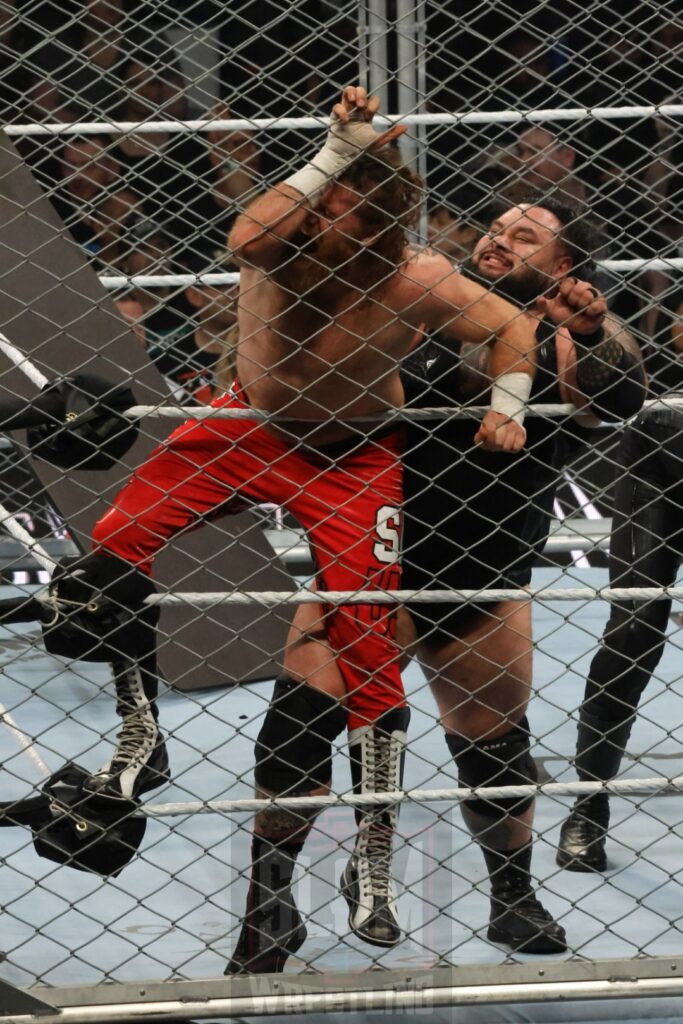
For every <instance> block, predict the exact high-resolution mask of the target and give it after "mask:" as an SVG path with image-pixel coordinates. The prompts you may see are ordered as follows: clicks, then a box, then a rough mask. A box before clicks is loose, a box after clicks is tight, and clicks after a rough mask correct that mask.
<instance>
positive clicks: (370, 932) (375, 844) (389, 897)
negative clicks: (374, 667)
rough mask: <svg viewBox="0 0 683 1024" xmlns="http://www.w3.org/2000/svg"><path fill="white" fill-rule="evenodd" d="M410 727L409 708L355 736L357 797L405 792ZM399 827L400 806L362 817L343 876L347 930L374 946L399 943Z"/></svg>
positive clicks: (352, 749)
mask: <svg viewBox="0 0 683 1024" xmlns="http://www.w3.org/2000/svg"><path fill="white" fill-rule="evenodd" d="M409 721H410V710H409V709H408V708H395V709H393V710H391V711H386V712H385V713H384V714H383V715H382V716H381V717H380V718H379V719H378V721H377V722H375V724H374V725H372V726H364V727H363V728H360V729H354V730H352V732H351V733H350V735H349V753H350V756H351V777H352V779H353V789H354V792H355V793H380V792H387V791H388V792H392V791H395V790H399V789H401V787H402V784H403V761H404V755H405V743H406V732H407V729H408V723H409ZM397 821H398V806H397V805H396V804H391V805H384V806H378V807H369V808H367V809H366V808H363V809H361V810H360V811H358V812H357V813H356V822H357V825H358V834H357V837H356V844H355V846H354V850H353V853H352V855H351V859H350V860H349V862H348V864H347V865H346V867H345V868H344V872H343V874H342V876H341V881H340V887H341V892H342V895H343V897H344V899H345V900H346V902H347V904H348V907H349V928H350V929H351V931H352V932H354V933H355V934H356V935H357V936H358V937H359V938H361V939H363V940H364V941H365V942H369V943H370V945H372V946H386V947H388V946H395V945H396V944H397V943H398V942H400V940H401V926H400V924H399V920H398V913H397V910H396V896H395V893H394V883H393V878H392V869H391V863H392V857H393V845H394V833H395V830H396V823H397Z"/></svg>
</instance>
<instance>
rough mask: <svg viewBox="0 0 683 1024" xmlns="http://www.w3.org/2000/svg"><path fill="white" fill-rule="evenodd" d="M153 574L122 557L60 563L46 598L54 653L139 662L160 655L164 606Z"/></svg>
mask: <svg viewBox="0 0 683 1024" xmlns="http://www.w3.org/2000/svg"><path fill="white" fill-rule="evenodd" d="M154 593H156V588H155V586H154V584H153V583H152V581H151V580H150V578H149V577H148V576H146V575H145V574H144V573H142V572H140V570H139V569H137V568H136V567H135V566H134V565H131V564H130V562H126V561H124V559H122V558H118V557H117V556H116V555H103V554H101V553H99V552H98V553H93V554H90V555H85V556H82V557H79V558H76V559H72V560H70V561H69V562H67V563H66V564H64V565H61V566H58V567H57V569H56V570H55V573H54V575H53V577H52V580H51V581H50V586H49V589H48V595H47V597H46V598H45V600H44V601H43V602H42V630H43V640H44V642H45V648H46V650H47V651H49V652H50V654H57V655H61V656H62V657H67V658H70V659H74V658H78V659H81V660H83V661H113V660H120V658H121V657H124V658H126V659H131V660H134V661H138V660H140V659H142V658H145V657H146V656H149V655H150V654H153V653H154V650H155V646H156V632H155V627H156V624H157V622H158V619H159V608H158V607H157V606H155V605H151V606H150V605H146V604H145V601H146V599H147V598H148V597H150V596H151V595H152V594H154Z"/></svg>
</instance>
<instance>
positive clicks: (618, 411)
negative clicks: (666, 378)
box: [590, 360, 648, 420]
mask: <svg viewBox="0 0 683 1024" xmlns="http://www.w3.org/2000/svg"><path fill="white" fill-rule="evenodd" d="M647 394H648V388H647V380H646V377H645V373H644V371H643V367H642V364H641V363H639V362H636V361H635V360H634V363H633V365H632V366H630V367H629V368H628V369H627V370H625V371H624V372H623V375H622V376H621V379H620V380H618V381H615V382H614V383H613V384H612V385H611V386H608V387H605V388H604V389H603V390H602V391H601V392H600V393H599V394H596V395H593V396H592V397H591V402H590V405H591V409H592V411H593V412H594V413H595V414H596V415H597V416H599V417H600V419H602V420H628V419H631V417H632V416H636V415H637V414H638V413H639V412H640V410H641V409H642V408H643V404H644V402H645V399H646V398H647Z"/></svg>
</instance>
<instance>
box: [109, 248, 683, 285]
mask: <svg viewBox="0 0 683 1024" xmlns="http://www.w3.org/2000/svg"><path fill="white" fill-rule="evenodd" d="M596 266H598V267H601V268H602V269H603V270H611V271H614V272H619V273H629V272H630V271H632V270H663V271H667V270H683V256H672V257H670V258H667V257H665V256H653V257H651V258H649V259H648V258H645V257H642V258H640V259H624V260H622V259H618V260H617V259H615V260H597V262H596ZM239 279H240V275H239V274H238V273H237V272H235V271H226V273H224V274H133V275H132V277H125V276H124V275H123V274H100V284H101V285H102V287H103V288H106V289H107V290H108V291H119V290H120V289H122V288H191V287H193V286H195V285H202V284H203V285H206V286H207V287H219V286H220V285H224V284H226V285H228V284H230V285H232V284H237V283H238V281H239Z"/></svg>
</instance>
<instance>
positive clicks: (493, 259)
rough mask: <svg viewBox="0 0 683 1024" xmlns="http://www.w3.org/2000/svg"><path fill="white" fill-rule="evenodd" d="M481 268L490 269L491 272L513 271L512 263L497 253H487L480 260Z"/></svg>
mask: <svg viewBox="0 0 683 1024" xmlns="http://www.w3.org/2000/svg"><path fill="white" fill-rule="evenodd" d="M479 266H480V267H490V268H491V270H512V263H511V262H510V260H508V259H506V258H505V256H501V255H499V254H498V253H496V252H485V253H484V254H483V256H481V257H480V258H479Z"/></svg>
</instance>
